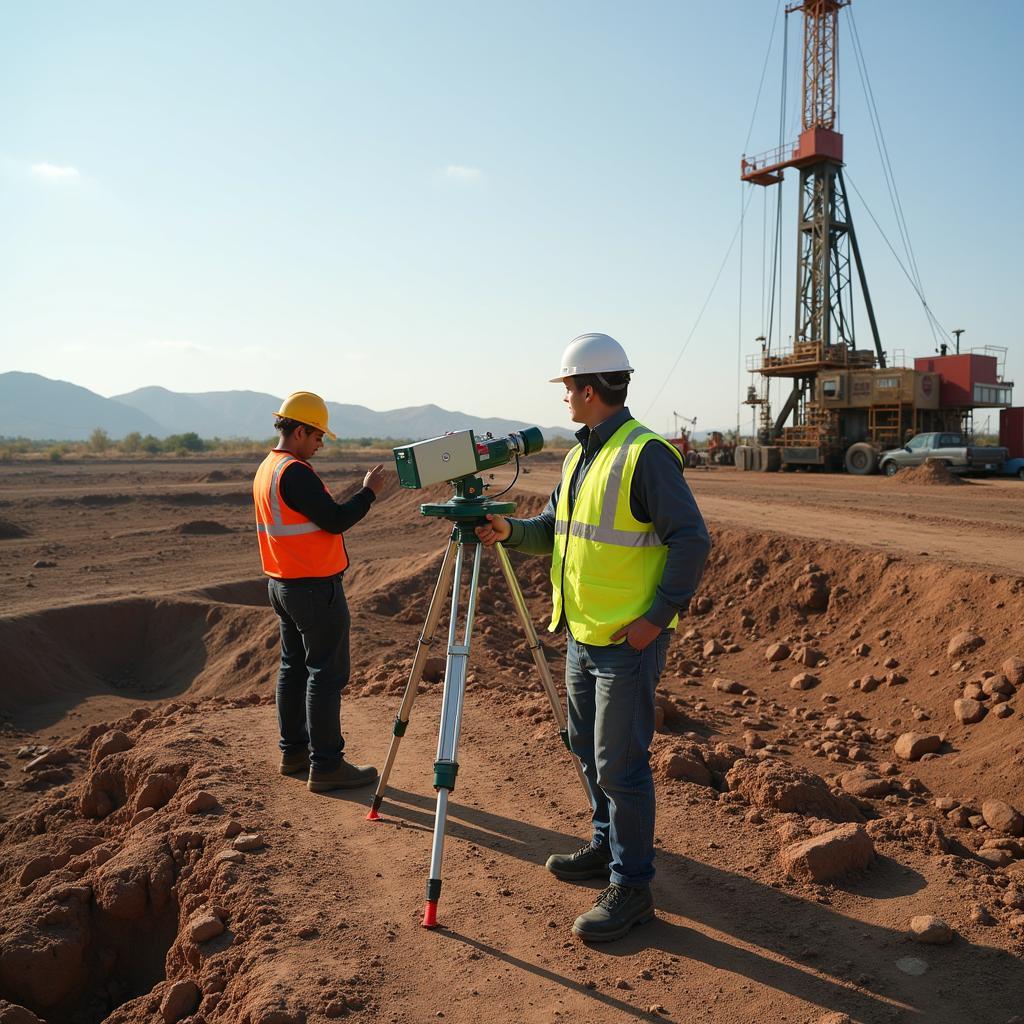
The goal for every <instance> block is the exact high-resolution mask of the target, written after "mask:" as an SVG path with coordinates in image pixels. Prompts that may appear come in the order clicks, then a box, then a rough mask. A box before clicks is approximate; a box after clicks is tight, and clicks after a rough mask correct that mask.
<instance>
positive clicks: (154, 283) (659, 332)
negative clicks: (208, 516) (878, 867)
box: [0, 0, 1024, 430]
mask: <svg viewBox="0 0 1024 1024" xmlns="http://www.w3.org/2000/svg"><path fill="white" fill-rule="evenodd" d="M776 9H777V3H776V0H756V2H755V0H738V2H735V3H721V2H707V0H676V2H640V3H635V4H621V3H610V2H597V3H593V2H592V3H581V2H557V3H556V2H554V0H551V2H547V3H539V2H517V3H514V4H508V3H505V4H498V3H485V2H482V0H478V2H435V3H426V2H422V0H417V2H399V0H393V2H388V3H381V4H356V3H343V2H335V3H326V2H325V3H308V2H306V3H303V2H299V3H294V4H284V3H254V2H246V3H241V2H237V3H203V4H198V3H191V2H184V0H183V2H178V3H175V4H165V5H155V4H137V3H103V2H97V3H92V4H80V3H64V4H62V3H46V4H42V3H40V4H18V5H7V6H6V7H5V10H4V15H3V26H2V31H0V124H2V125H3V126H4V129H3V135H2V138H0V186H2V187H0V218H2V223H3V225H4V235H5V243H6V244H5V245H4V246H3V248H2V254H0V370H9V369H17V370H27V371H34V372H37V373H42V374H45V375H46V376H49V377H56V378H61V379H65V380H71V381H73V382H75V383H78V384H82V385H84V386H86V387H89V388H92V389H93V390H95V391H97V392H99V393H101V394H105V395H111V394H115V393H118V392H122V391H127V390H131V389H134V388H136V387H141V386H143V385H148V384H159V385H163V386H164V387H168V388H171V389H174V390H180V391H208V390H220V389H231V388H247V389H253V390H261V391H269V392H273V393H276V394H283V393H286V392H289V391H291V390H295V389H300V388H312V389H315V390H318V391H320V392H322V393H323V394H324V395H325V397H327V398H330V399H333V400H335V401H341V402H356V403H359V404H363V405H368V406H370V407H371V408H375V409H390V408H395V407H398V406H403V405H419V404H424V403H427V402H434V403H436V404H438V405H442V406H445V407H448V408H457V409H462V410H465V411H467V412H472V413H477V414H481V415H495V416H506V417H510V418H515V419H520V420H524V421H526V422H537V423H541V424H544V425H549V424H556V423H559V422H562V421H563V418H564V412H563V410H564V407H563V406H562V405H561V404H560V397H561V392H560V389H559V388H558V387H557V386H556V385H549V384H547V383H546V379H547V378H548V377H549V376H551V375H552V374H553V373H554V371H555V369H556V367H557V365H558V361H559V356H560V354H561V350H562V348H563V347H564V345H565V344H566V343H567V342H568V341H569V340H570V339H571V338H572V337H573V336H574V335H576V334H579V333H582V332H584V331H594V330H596V331H606V332H608V333H610V334H614V335H615V336H616V337H618V338H619V340H620V341H621V342H622V343H623V344H624V345H625V347H626V350H627V352H628V353H629V355H630V358H631V360H632V362H633V365H634V366H635V368H636V370H637V373H636V376H635V378H634V381H633V385H632V394H631V400H630V405H631V408H632V410H633V412H634V413H635V414H638V415H644V416H645V417H646V418H647V419H648V421H649V423H650V425H651V426H653V427H655V428H657V429H662V430H664V429H666V428H667V427H668V426H669V424H670V422H671V413H672V411H673V410H676V411H678V412H680V413H682V414H684V415H686V416H697V417H698V427H701V426H704V427H710V426H718V425H728V424H730V423H733V422H735V417H736V396H737V370H736V366H737V342H738V338H739V336H740V335H739V332H740V331H742V341H743V347H744V352H745V353H746V352H750V351H753V350H754V348H755V344H754V341H753V339H754V338H755V337H756V335H757V334H759V333H760V332H761V330H762V326H763V325H762V321H761V309H762V290H761V280H762V269H761V267H762V261H761V247H762V244H761V239H762V220H763V216H764V207H763V202H764V195H763V191H764V190H760V189H758V190H756V194H755V195H754V196H753V199H752V201H751V204H750V206H749V207H748V212H747V218H746V221H745V225H744V232H743V238H744V268H745V274H744V299H745V301H744V304H743V320H742V327H740V324H739V313H740V303H739V286H740V275H739V246H738V245H737V246H736V247H735V248H734V250H733V254H732V258H731V260H730V262H729V263H728V265H727V266H726V268H725V271H724V273H723V275H722V278H721V281H720V283H719V285H718V289H717V290H716V292H715V293H714V295H713V297H712V299H711V301H710V303H709V305H708V308H707V311H706V313H705V314H704V318H703V320H702V322H701V324H700V327H699V328H698V330H697V332H696V333H695V334H694V335H693V339H692V341H691V342H690V343H689V346H688V348H687V350H686V352H685V354H684V355H683V357H682V359H681V360H680V361H679V363H678V366H677V367H676V369H675V371H674V372H672V373H671V375H670V376H669V372H670V369H671V367H672V365H673V363H675V361H676V359H677V357H678V355H679V353H680V350H681V349H682V346H683V343H684V341H685V339H686V338H687V336H688V335H689V334H690V331H691V329H692V327H693V324H694V321H695V319H696V317H697V315H698V313H699V311H700V308H701V306H702V304H703V303H704V301H705V299H706V297H707V294H708V291H709V289H710V287H711V284H712V281H713V280H714V277H715V274H716V272H717V270H718V267H719V264H720V263H721V261H722V259H723V257H724V255H725V253H726V251H727V248H728V246H729V242H730V239H731V238H732V236H733V233H734V231H735V229H736V227H737V224H738V219H739V210H740V205H741V198H742V195H743V193H742V190H741V186H740V184H739V181H738V165H739V157H740V154H741V153H742V152H743V150H744V144H745V140H746V139H747V134H748V130H749V128H750V123H751V116H752V113H753V109H754V101H755V97H756V95H757V89H758V82H759V80H760V77H761V68H762V64H763V62H764V59H765V52H766V48H767V45H768V38H769V34H770V32H771V29H772V23H773V18H774V17H775V15H776ZM848 13H849V12H845V13H844V14H843V16H842V21H841V29H840V32H841V37H842V43H841V54H842V59H841V65H840V68H841V76H842V77H841V104H840V107H841V127H842V129H843V131H844V133H845V135H846V159H847V165H848V175H849V178H850V179H852V181H853V182H854V183H855V184H856V186H857V188H858V189H859V190H860V191H861V192H862V193H863V195H864V197H865V199H866V200H867V202H868V204H869V206H870V207H871V209H872V211H873V212H874V213H875V216H877V217H878V219H879V220H880V222H881V223H882V225H883V227H884V228H885V231H886V233H887V235H889V237H890V239H891V240H892V241H893V243H894V244H898V232H897V229H896V225H895V221H894V218H893V214H892V211H891V209H890V207H889V201H888V197H887V195H886V192H885V187H884V181H883V177H882V173H881V166H880V163H879V158H878V156H877V153H876V151H875V144H874V140H873V137H872V133H871V129H870V125H869V122H868V121H867V116H866V105H865V100H864V96H863V92H862V89H861V85H860V80H859V77H858V75H857V70H856V66H855V64H854V61H853V57H852V52H851V50H850V45H849V44H850V35H851V33H850V25H849V21H848ZM853 15H854V18H855V19H856V25H857V28H858V30H859V34H860V39H861V43H862V45H863V47H864V51H865V54H866V58H867V62H868V69H869V72H870V74H871V81H872V85H873V88H874V93H875V98H876V101H877V103H878V106H879V110H880V114H881V120H882V126H883V129H884V131H885V133H886V136H885V137H886V143H887V145H888V150H889V155H890V158H891V161H892V165H893V168H894V170H895V175H896V182H897V185H898V187H899V189H900V196H901V199H902V203H903V209H904V212H905V215H906V219H907V222H908V224H909V227H910V232H911V241H912V243H913V245H914V248H915V250H916V255H917V261H918V265H919V267H920V271H921V277H922V280H923V283H924V287H925V292H926V294H927V296H928V298H929V300H930V302H931V305H932V307H933V309H934V310H935V313H936V315H937V316H938V318H939V320H940V321H941V322H942V323H943V324H944V325H945V326H946V327H947V328H949V329H952V328H954V327H964V328H966V329H967V334H966V335H965V336H964V339H963V342H964V345H965V347H970V346H974V345H983V344H1000V345H1007V346H1009V347H1010V358H1009V364H1008V367H1007V370H1008V376H1010V377H1014V376H1015V377H1016V378H1017V380H1018V381H1019V383H1020V385H1021V389H1022V392H1021V395H1024V359H1022V357H1021V356H1022V353H1021V345H1020V335H1019V326H1018V325H1019V321H1020V315H1019V312H1018V309H1017V300H1018V297H1019V293H1020V290H1021V271H1020V266H1019V261H1020V255H1019V250H1020V239H1019V237H1018V235H1019V232H1020V230H1021V227H1022V226H1024V216H1022V214H1024V209H1022V207H1024V201H1022V198H1021V196H1022V190H1021V188H1020V185H1019V183H1018V182H1017V181H1016V180H1015V177H1016V175H1017V174H1018V173H1019V172H1018V169H1019V168H1020V167H1022V166H1024V143H1022V139H1021V136H1022V133H1021V131H1020V128H1019V126H1020V121H1021V114H1020V110H1021V107H1022V101H1024V88H1022V78H1024V75H1022V72H1021V65H1020V61H1019V53H1020V50H1021V47H1022V44H1024V5H1021V4H1019V3H1017V2H1016V0H976V2H968V0H956V2H954V0H855V3H854V7H853ZM781 22H782V17H781V15H780V16H779V28H778V31H777V33H776V46H775V48H774V50H773V52H772V54H771V57H770V60H769V66H768V75H767V80H766V83H765V89H764V94H763V96H762V100H761V106H760V110H759V113H758V117H757V121H756V123H755V125H754V128H753V132H752V135H751V138H750V143H749V146H748V147H747V149H748V152H751V153H755V152H759V151H761V150H766V149H769V148H771V147H773V146H774V145H775V144H776V142H777V135H778V127H777V123H778V106H779V73H780V65H781V51H780V48H779V42H780V39H781ZM800 32H801V22H800V18H799V17H798V16H792V17H791V18H790V52H791V55H792V56H793V57H794V62H793V65H792V67H793V71H792V72H791V82H798V77H797V65H796V60H795V58H796V56H797V54H798V50H799V46H800V41H801V35H800ZM790 95H791V99H792V101H793V103H795V102H796V99H797V95H796V89H795V88H793V87H792V86H791V89H790ZM795 134H796V132H795V129H794V130H793V131H787V135H791V136H795ZM745 187H746V188H750V186H745ZM783 187H784V188H785V189H786V192H785V200H784V203H785V205H784V213H783V216H784V242H783V268H784V272H785V275H786V276H785V278H784V283H783V288H784V291H783V306H782V313H783V325H784V331H785V335H786V336H787V337H788V335H789V334H790V333H791V331H792V318H793V298H792V290H793V284H792V268H793V264H794V261H795V244H796V243H795V197H794V191H795V187H796V182H795V175H793V174H791V175H790V177H789V178H788V179H787V181H786V184H785V185H784V186H783ZM768 198H769V199H770V200H771V201H774V197H773V194H770V195H769V197H768ZM852 209H853V214H854V217H855V222H856V223H857V226H858V234H859V236H860V240H861V247H862V250H863V253H864V257H865V262H866V265H867V273H868V279H869V283H870V285H871V288H872V295H873V298H874V301H875V306H876V311H877V314H878V319H879V323H880V327H881V330H882V333H883V344H884V345H885V346H886V347H887V348H888V349H890V350H893V349H897V348H903V349H906V350H907V352H908V355H913V354H919V355H926V354H928V353H930V352H931V351H932V349H933V347H934V346H933V341H932V336H931V333H930V332H929V330H928V327H927V324H926V321H925V317H924V315H923V313H922V311H921V307H920V304H919V302H918V300H917V298H916V297H915V295H914V293H913V291H912V290H911V288H910V286H909V284H908V283H907V281H906V279H905V278H904V276H903V274H902V272H901V271H900V270H899V268H898V266H897V264H896V263H895V262H894V260H893V258H892V256H891V255H890V254H889V252H888V250H887V248H886V247H885V244H884V242H882V240H881V238H880V237H879V235H878V233H877V231H876V229H875V228H874V226H873V225H872V224H871V223H870V219H869V217H868V216H867V213H866V211H865V210H864V209H863V207H862V205H861V202H860V200H859V199H857V197H856V196H855V195H854V196H853V197H852ZM862 322H863V321H862V320H858V323H862ZM864 327H866V323H864ZM862 340H863V342H864V344H863V346H862V347H867V337H866V336H865V335H862ZM746 383H747V378H746V375H744V377H743V380H742V385H743V387H745V385H746ZM659 389H661V393H660V395H658V396H657V397H656V393H657V392H658V391H659ZM1021 395H1019V396H1018V404H1019V402H1020V398H1021ZM743 421H744V424H749V415H748V412H747V410H744V411H743Z"/></svg>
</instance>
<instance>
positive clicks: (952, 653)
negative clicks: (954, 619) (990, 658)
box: [946, 632, 985, 658]
mask: <svg viewBox="0 0 1024 1024" xmlns="http://www.w3.org/2000/svg"><path fill="white" fill-rule="evenodd" d="M984 644H985V638H984V637H981V636H978V634H977V633H970V632H963V633H957V634H956V636H954V637H953V638H952V639H951V640H950V641H949V644H948V646H947V647H946V655H947V656H948V657H950V658H962V657H963V656H964V655H965V654H970V653H971V652H972V651H976V650H977V649H978V648H979V647H982V646H984Z"/></svg>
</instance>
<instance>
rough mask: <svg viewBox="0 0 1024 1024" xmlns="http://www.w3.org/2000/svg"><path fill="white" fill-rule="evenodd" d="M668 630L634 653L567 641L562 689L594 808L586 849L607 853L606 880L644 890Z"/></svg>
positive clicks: (650, 863)
mask: <svg viewBox="0 0 1024 1024" xmlns="http://www.w3.org/2000/svg"><path fill="white" fill-rule="evenodd" d="M671 635H672V634H671V633H670V632H669V631H668V630H662V632H661V634H660V636H658V638H657V639H656V640H655V641H654V642H653V643H651V644H650V645H649V646H647V647H645V648H644V650H642V651H636V650H634V649H633V648H632V647H630V646H629V644H628V643H622V644H615V645H613V646H609V647H596V646H594V645H592V644H582V643H579V642H577V641H576V640H575V639H574V638H573V637H572V636H571V635H570V636H569V644H568V651H567V654H566V660H565V687H566V690H567V692H568V695H569V745H570V746H571V747H572V750H573V753H574V754H576V755H577V756H578V757H579V758H580V760H581V761H582V762H583V773H584V775H585V776H586V779H587V785H588V787H589V789H590V802H591V806H592V807H593V808H594V816H593V838H592V840H591V842H592V844H593V845H594V846H595V847H597V848H600V847H602V846H607V847H609V848H610V850H611V857H612V861H611V880H612V881H613V882H615V883H616V884H618V885H633V886H642V885H647V884H648V883H649V882H650V881H651V879H652V878H654V778H653V776H652V775H651V764H650V746H651V740H652V739H653V738H654V690H655V687H656V686H657V685H658V679H659V678H660V676H661V673H662V670H663V669H664V668H665V655H666V653H667V652H668V644H669V639H670V638H671Z"/></svg>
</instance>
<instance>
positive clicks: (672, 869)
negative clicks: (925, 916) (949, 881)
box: [342, 789, 1024, 1024]
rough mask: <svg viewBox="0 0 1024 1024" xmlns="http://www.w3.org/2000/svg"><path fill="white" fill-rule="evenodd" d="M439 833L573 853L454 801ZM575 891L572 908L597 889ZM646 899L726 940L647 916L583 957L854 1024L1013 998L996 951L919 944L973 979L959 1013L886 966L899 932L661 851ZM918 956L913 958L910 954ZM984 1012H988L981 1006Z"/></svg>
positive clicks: (895, 892)
mask: <svg viewBox="0 0 1024 1024" xmlns="http://www.w3.org/2000/svg"><path fill="white" fill-rule="evenodd" d="M342 799H346V797H343V798H342ZM381 810H382V814H383V818H382V820H381V822H380V823H379V825H378V827H380V825H384V826H385V827H387V825H388V824H392V825H395V824H400V825H401V827H403V828H416V829H422V830H423V831H425V832H429V831H431V830H432V829H433V824H434V818H433V814H434V800H433V799H432V798H431V797H430V796H426V795H421V794H418V793H411V792H408V791H405V790H397V789H389V790H388V795H387V799H386V801H385V803H384V806H383V807H382V808H381ZM446 832H447V835H449V836H451V837H453V838H458V839H461V840H464V841H466V842H470V843H475V844H476V845H477V846H478V847H480V848H482V849H485V850H492V851H494V852H498V853H503V854H508V855H511V856H513V857H518V858H520V859H522V860H523V861H526V862H528V863H529V864H532V865H535V866H536V867H537V869H538V870H542V868H541V864H542V862H543V860H544V858H545V857H546V856H547V854H548V853H550V852H554V851H569V850H571V849H573V848H574V847H576V846H578V844H579V837H578V836H570V835H566V834H565V833H563V832H558V831H554V830H552V829H547V828H543V827H541V826H538V825H534V824H531V823H530V822H527V821H521V820H516V819H511V818H506V817H502V816H500V815H495V814H491V813H490V812H488V811H485V810H481V809H479V808H475V807H467V806H465V805H463V804H460V803H455V802H449V804H448V823H447V830H446ZM924 885H925V880H924V878H922V876H921V875H919V874H917V873H916V872H913V871H910V870H908V869H906V868H904V867H902V866H901V865H899V864H897V863H896V862H895V861H892V860H890V859H888V858H885V857H880V858H878V860H877V861H876V863H875V864H874V865H873V866H872V867H871V868H870V869H869V870H868V871H867V872H866V873H865V874H864V875H863V876H861V877H860V878H859V879H857V880H856V881H855V882H854V883H851V884H850V885H849V886H848V887H847V888H848V891H850V892H855V893H856V894H857V895H858V897H860V898H864V899H887V898H892V897H894V896H902V895H908V894H910V893H913V892H915V891H918V890H919V889H921V888H923V887H924ZM578 888H579V892H580V909H581V911H582V910H583V909H585V908H586V907H587V906H589V905H590V903H591V902H592V900H593V896H594V895H596V892H597V890H598V889H599V885H598V884H597V883H595V884H593V885H590V886H579V887H578ZM588 889H589V890H592V891H588ZM656 898H657V904H658V907H659V908H660V909H661V910H663V911H665V912H667V913H670V914H673V915H678V916H679V917H683V918H688V919H690V920H692V921H694V922H695V923H699V924H700V925H702V926H704V927H706V928H707V929H710V930H713V931H715V932H719V933H721V934H722V935H724V936H729V937H731V940H729V939H719V938H716V937H713V936H711V935H709V934H707V933H706V932H705V931H702V930H698V929H697V928H687V927H685V926H683V925H679V924H674V923H672V922H670V921H667V920H665V919H664V918H658V919H657V920H656V921H654V922H652V923H651V924H647V925H644V926H643V927H642V928H637V929H634V930H633V931H632V932H630V933H629V935H627V936H626V937H625V938H624V939H620V940H619V941H617V942H612V943H608V944H607V945H601V946H592V947H590V948H591V949H592V950H593V951H594V952H595V953H598V954H600V955H604V956H607V957H609V958H610V959H616V958H628V957H631V956H633V955H635V954H637V953H639V952H641V951H643V950H651V949H655V950H661V951H662V952H664V953H666V954H668V955H669V956H672V957H679V958H681V959H682V958H685V959H687V960H690V961H693V962H698V963H703V964H706V965H708V966H709V967H713V968H715V969H717V970H722V971H727V972H729V973H731V974H736V975H740V976H742V977H746V978H749V979H750V980H751V981H753V982H756V983H758V984H759V985H764V986H768V987H771V988H774V989H777V990H778V991H780V992H785V993H787V994H789V995H791V996H793V997H795V998H797V999H801V1000H804V1001H806V1002H807V1003H810V1004H813V1005H815V1006H818V1007H821V1008H823V1009H827V1010H833V1011H837V1012H842V1013H846V1014H849V1015H850V1016H851V1017H852V1018H853V1019H854V1020H856V1021H858V1022H865V1024H867V1022H878V1024H883V1022H884V1024H892V1022H893V1021H896V1020H906V1021H911V1020H915V1021H920V1022H921V1024H926V1022H927V1024H947V1022H948V1024H963V1022H964V1021H965V1020H968V1019H970V1020H971V1021H976V1022H978V1024H983V1022H984V1024H987V1022H989V1021H993V1022H1000V1024H1001V1022H1002V1021H1003V1019H1004V1018H1005V1016H1006V1014H1007V1013H1008V1012H1009V1011H1008V1009H1007V1004H1006V999H1005V996H1004V995H1003V993H1005V992H1007V991H1024V962H1022V961H1021V960H1019V959H1017V958H1016V957H1013V956H1012V955H1010V954H1008V953H1005V952H1002V951H1000V950H996V949H993V948H986V947H980V946H975V945H973V944H971V943H968V942H965V941H963V940H962V939H957V940H956V942H954V943H953V944H952V945H951V946H948V947H928V949H927V953H926V954H925V955H926V956H927V959H928V960H929V961H932V963H933V964H934V965H935V966H936V967H937V968H938V969H939V970H940V971H942V970H943V965H945V969H946V970H949V969H952V965H953V963H954V961H955V963H956V971H957V973H960V972H962V971H967V972H968V973H969V975H970V977H971V978H972V984H971V992H970V997H969V1000H968V997H967V995H966V994H965V996H964V1000H958V1001H957V1002H958V1003H960V1004H962V1005H953V1004H952V1003H951V1001H950V999H949V994H948V992H945V990H944V987H942V986H936V985H934V984H929V983H927V981H928V979H927V978H924V979H918V978H911V977H909V976H906V975H903V974H902V973H901V972H900V971H899V970H898V969H897V968H896V967H895V962H896V961H897V960H899V959H900V958H901V957H905V956H912V955H915V948H914V947H910V946H908V943H907V939H906V936H905V934H904V933H903V932H901V931H897V930H893V929H890V928H884V927H880V926H878V925H872V924H867V923H865V922H863V921H858V920H856V919H853V918H849V917H845V916H844V915H842V914H839V913H837V912H836V911H833V910H831V909H830V908H829V906H828V905H827V904H823V903H818V902H814V901H812V900H808V899H804V898H800V897H796V896H792V895H790V894H788V893H785V892H782V891H780V890H778V889H775V888H773V887H771V886H767V885H764V884H763V883H761V882H758V881H756V880H755V879H752V878H748V877H746V876H744V875H741V874H737V873H733V872H728V871H723V870H721V869H720V868H716V867H714V866H712V865H709V864H704V863H702V862H700V861H697V860H693V859H691V858H690V857H686V856H684V855H682V854H680V853H677V852H675V851H673V850H668V849H665V848H664V847H659V849H658V882H657V887H656ZM441 934H443V935H445V936H446V937H447V938H448V939H449V940H454V941H457V942H460V943H463V944H464V945H466V946H468V947H472V948H473V949H475V950H477V951H479V952H482V953H485V954H487V955H489V956H492V957H494V958H495V960H498V961H501V962H502V963H505V964H508V965H510V966H513V967H516V968H519V969H522V970H524V971H528V972H530V973H531V974H534V975H536V976H538V977H542V978H545V979H546V980H548V981H551V982H554V983H557V984H559V985H562V986H563V987H565V988H566V989H569V990H571V991H574V992H579V993H580V994H584V995H586V996H587V997H589V998H592V999H594V1000H596V1001H597V1002H600V1003H603V1004H605V1005H608V1006H609V1007H615V1008H616V1009H620V1010H621V1011H622V1012H624V1013H629V1014H631V1015H632V1016H634V1017H637V1018H638V1019H641V1020H662V1019H664V1018H662V1017H659V1016H658V1015H657V1014H653V1013H650V1014H645V1013H643V1012H639V1011H638V1010H637V1008H636V1007H635V1006H633V1005H632V1004H630V1003H627V1002H625V1001H623V1000H619V999H616V998H615V997H614V996H611V995H608V994H607V993H602V992H599V991H597V990H591V989H588V988H586V986H585V985H583V984H582V983H580V982H579V981H577V980H576V979H574V978H572V977H569V976H566V975H564V974H559V973H557V972H556V971H552V970H550V969H548V968H545V967H543V966H541V965H539V964H536V963H531V962H529V961H525V960H522V959H520V958H518V957H515V956H513V955H511V954H510V953H507V952H506V951H504V950H503V949H500V948H498V947H496V946H492V945H489V944H487V943H485V942H483V941H481V940H479V939H476V938H473V937H471V936H467V935H463V934H460V933H459V932H457V931H454V930H447V929H442V930H441ZM917 955H918V956H921V954H920V952H918V953H917ZM778 957H783V958H785V959H779V958H778ZM880 964H881V965H882V968H883V969H882V970H881V971H880ZM883 975H884V976H883ZM943 993H945V994H943ZM968 1002H969V1007H968V1006H967V1003H968ZM989 1003H990V1004H991V1008H987V1004H989Z"/></svg>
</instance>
